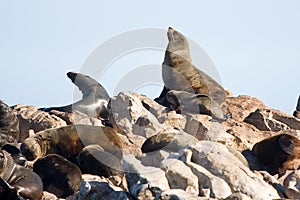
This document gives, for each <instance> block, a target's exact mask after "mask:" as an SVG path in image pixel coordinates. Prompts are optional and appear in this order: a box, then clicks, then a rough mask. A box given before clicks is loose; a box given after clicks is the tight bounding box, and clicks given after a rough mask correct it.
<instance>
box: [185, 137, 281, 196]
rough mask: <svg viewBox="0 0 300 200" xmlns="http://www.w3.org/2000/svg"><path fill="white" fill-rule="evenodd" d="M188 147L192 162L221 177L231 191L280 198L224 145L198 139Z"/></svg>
mask: <svg viewBox="0 0 300 200" xmlns="http://www.w3.org/2000/svg"><path fill="white" fill-rule="evenodd" d="M190 149H191V150H192V152H193V155H192V162H195V163H196V164H198V165H201V166H202V167H204V168H206V169H207V170H209V172H210V173H212V174H213V175H215V176H218V177H219V178H222V179H223V180H224V181H226V183H227V184H228V185H229V186H230V188H231V190H232V192H240V193H243V194H245V195H247V196H248V197H250V198H251V199H257V200H258V199H276V198H280V197H279V195H278V194H277V191H276V190H275V189H274V188H273V187H272V186H270V185H268V184H267V183H266V182H264V181H263V180H262V179H260V178H258V177H257V176H256V175H255V174H254V173H253V172H252V171H250V169H249V168H247V167H246V166H245V165H244V164H243V163H242V162H241V161H240V160H239V159H238V158H237V157H236V156H234V155H233V154H232V153H231V152H230V151H229V150H228V148H227V147H226V146H225V145H222V144H220V143H216V142H211V141H199V142H198V143H197V144H196V145H193V146H192V147H190ZM258 191H259V192H258Z"/></svg>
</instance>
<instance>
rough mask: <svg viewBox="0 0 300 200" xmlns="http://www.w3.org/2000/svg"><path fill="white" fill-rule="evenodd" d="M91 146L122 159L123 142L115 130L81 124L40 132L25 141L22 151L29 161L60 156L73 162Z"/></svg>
mask: <svg viewBox="0 0 300 200" xmlns="http://www.w3.org/2000/svg"><path fill="white" fill-rule="evenodd" d="M90 144H98V145H100V146H101V147H102V148H103V149H104V150H105V151H107V152H109V153H111V154H113V155H115V156H117V157H122V142H121V140H120V138H119V136H118V134H117V132H116V131H115V130H114V129H113V128H110V127H100V126H89V125H79V124H78V125H69V126H63V127H59V128H52V129H47V130H44V131H40V132H38V133H36V134H35V135H34V136H33V137H29V138H27V139H25V140H24V142H23V143H22V145H21V147H20V149H21V152H22V154H23V155H24V156H25V157H26V159H27V160H35V159H38V158H41V157H43V156H45V155H47V154H59V155H61V156H63V157H65V158H67V159H71V160H72V159H73V158H74V156H77V155H78V153H79V152H80V151H81V150H82V149H83V148H84V146H86V145H90Z"/></svg>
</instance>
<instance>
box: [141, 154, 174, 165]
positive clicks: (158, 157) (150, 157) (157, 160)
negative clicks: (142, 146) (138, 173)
mask: <svg viewBox="0 0 300 200" xmlns="http://www.w3.org/2000/svg"><path fill="white" fill-rule="evenodd" d="M168 157H170V153H169V152H166V151H163V150H159V151H155V152H150V153H147V155H146V156H145V157H143V158H142V160H141V161H142V164H143V165H145V166H152V167H160V165H161V162H162V161H163V160H166V159H167V158H168Z"/></svg>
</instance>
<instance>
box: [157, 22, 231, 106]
mask: <svg viewBox="0 0 300 200" xmlns="http://www.w3.org/2000/svg"><path fill="white" fill-rule="evenodd" d="M168 40H169V43H168V46H167V49H166V52H165V58H164V62H163V64H162V77H163V81H164V84H165V87H166V88H164V91H163V93H166V91H165V90H166V89H170V90H179V91H186V92H190V93H194V94H203V95H206V96H209V97H211V98H212V100H214V101H215V102H217V103H218V104H223V103H224V101H225V98H226V93H225V90H224V89H223V87H222V86H220V85H219V84H218V83H217V82H216V81H215V80H213V79H212V78H211V77H210V76H208V75H207V74H206V73H204V72H203V71H201V70H199V69H198V68H196V67H195V66H194V65H193V64H192V58H191V55H190V50H189V44H188V41H187V39H186V38H185V37H184V36H183V35H182V34H181V33H179V32H178V31H176V30H174V29H173V28H171V27H169V29H168Z"/></svg>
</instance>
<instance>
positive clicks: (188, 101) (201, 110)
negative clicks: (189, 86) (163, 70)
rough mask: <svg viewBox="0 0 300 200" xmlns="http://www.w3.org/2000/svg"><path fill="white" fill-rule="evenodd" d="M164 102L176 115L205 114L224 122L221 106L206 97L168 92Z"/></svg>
mask: <svg viewBox="0 0 300 200" xmlns="http://www.w3.org/2000/svg"><path fill="white" fill-rule="evenodd" d="M166 100H167V101H168V103H169V105H170V108H171V109H172V110H175V111H176V112H177V113H191V114H205V115H209V116H211V117H212V118H213V119H216V120H220V121H224V120H225V117H224V114H223V112H222V108H221V106H220V105H219V104H217V103H216V102H215V101H213V100H212V99H211V98H210V97H209V96H207V95H204V94H191V93H189V92H185V91H176V90H170V91H169V92H167V94H166Z"/></svg>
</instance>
